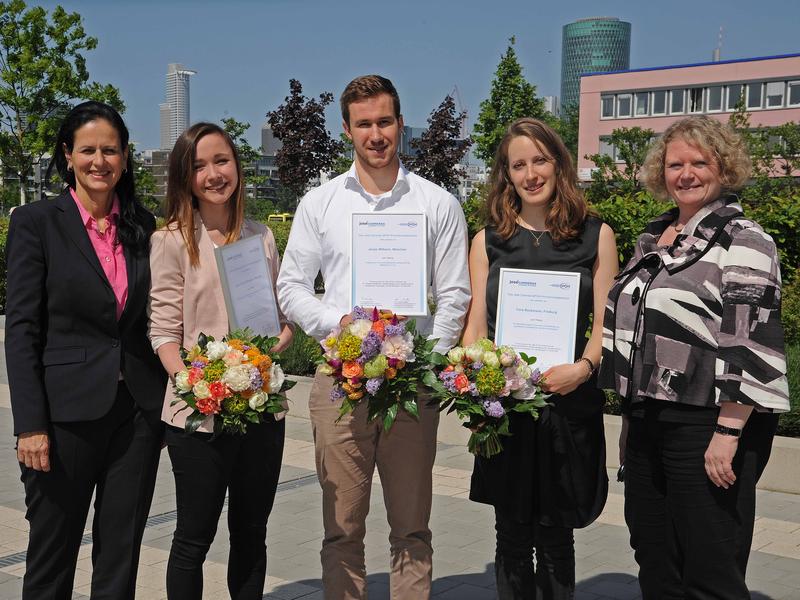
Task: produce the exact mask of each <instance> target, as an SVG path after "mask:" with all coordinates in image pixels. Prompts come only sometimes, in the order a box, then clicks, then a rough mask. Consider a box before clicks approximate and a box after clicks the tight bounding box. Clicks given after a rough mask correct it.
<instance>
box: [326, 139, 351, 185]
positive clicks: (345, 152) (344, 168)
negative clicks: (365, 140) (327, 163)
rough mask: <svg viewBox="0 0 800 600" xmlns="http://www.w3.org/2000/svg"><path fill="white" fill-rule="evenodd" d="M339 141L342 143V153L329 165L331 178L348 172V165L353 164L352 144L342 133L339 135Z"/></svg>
mask: <svg viewBox="0 0 800 600" xmlns="http://www.w3.org/2000/svg"><path fill="white" fill-rule="evenodd" d="M339 141H340V142H341V143H342V151H341V152H340V153H339V154H338V155H336V158H334V159H333V165H331V176H332V177H335V176H336V175H341V174H342V173H347V172H348V171H349V170H350V165H352V164H353V152H354V150H353V142H351V141H350V138H349V137H347V136H346V135H345V134H344V133H340V134H339Z"/></svg>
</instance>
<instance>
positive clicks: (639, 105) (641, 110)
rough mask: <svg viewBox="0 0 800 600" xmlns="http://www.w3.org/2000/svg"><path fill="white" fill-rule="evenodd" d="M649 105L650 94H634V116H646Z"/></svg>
mask: <svg viewBox="0 0 800 600" xmlns="http://www.w3.org/2000/svg"><path fill="white" fill-rule="evenodd" d="M649 104H650V93H649V92H639V93H637V94H636V116H637V117H642V116H647V109H648V105H649Z"/></svg>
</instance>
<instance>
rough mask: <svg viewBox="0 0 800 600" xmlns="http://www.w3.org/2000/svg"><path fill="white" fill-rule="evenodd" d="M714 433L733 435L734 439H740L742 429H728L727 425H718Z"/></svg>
mask: <svg viewBox="0 0 800 600" xmlns="http://www.w3.org/2000/svg"><path fill="white" fill-rule="evenodd" d="M714 433H721V434H722V435H732V436H733V437H737V438H738V437H739V436H740V435H742V430H741V429H736V428H735V427H726V426H725V425H720V424H719V423H717V425H716V427H714Z"/></svg>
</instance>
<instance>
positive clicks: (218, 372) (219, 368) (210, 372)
mask: <svg viewBox="0 0 800 600" xmlns="http://www.w3.org/2000/svg"><path fill="white" fill-rule="evenodd" d="M225 369H226V367H225V363H224V362H222V361H221V360H215V361H214V362H212V363H210V364H208V365H206V368H205V373H204V375H203V379H205V380H206V381H219V380H220V379H222V376H223V375H224V374H225Z"/></svg>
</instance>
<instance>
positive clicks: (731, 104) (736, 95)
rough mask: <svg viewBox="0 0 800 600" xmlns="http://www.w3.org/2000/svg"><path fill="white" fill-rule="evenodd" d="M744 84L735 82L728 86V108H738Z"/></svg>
mask: <svg viewBox="0 0 800 600" xmlns="http://www.w3.org/2000/svg"><path fill="white" fill-rule="evenodd" d="M743 93H744V86H743V85H742V84H741V83H734V84H731V85H729V86H728V110H736V105H737V104H739V101H740V100H742V94H743Z"/></svg>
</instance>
